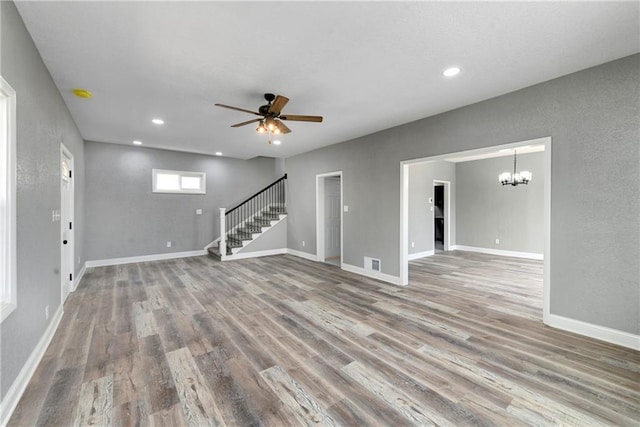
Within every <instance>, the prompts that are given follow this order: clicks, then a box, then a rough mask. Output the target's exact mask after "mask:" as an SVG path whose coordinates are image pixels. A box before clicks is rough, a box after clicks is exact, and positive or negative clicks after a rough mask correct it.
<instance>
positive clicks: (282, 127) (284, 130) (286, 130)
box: [276, 120, 291, 133]
mask: <svg viewBox="0 0 640 427" xmlns="http://www.w3.org/2000/svg"><path fill="white" fill-rule="evenodd" d="M276 127H277V128H278V129H279V130H280V133H291V129H289V128H288V127H287V125H285V124H284V123H282V122H281V121H280V120H276Z"/></svg>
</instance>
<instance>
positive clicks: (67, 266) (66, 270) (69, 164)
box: [60, 146, 74, 303]
mask: <svg viewBox="0 0 640 427" xmlns="http://www.w3.org/2000/svg"><path fill="white" fill-rule="evenodd" d="M60 163H61V164H60V167H61V173H60V175H61V183H60V222H61V224H60V231H61V236H60V237H61V239H60V240H61V245H60V254H61V255H60V277H61V285H62V302H63V303H64V301H65V300H66V299H67V296H68V295H69V292H70V291H71V290H72V288H73V279H74V277H73V273H74V268H73V246H74V228H73V178H74V176H73V156H72V155H71V153H70V152H69V151H68V150H67V149H66V148H65V147H64V146H62V149H61V156H60Z"/></svg>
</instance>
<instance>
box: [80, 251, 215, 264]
mask: <svg viewBox="0 0 640 427" xmlns="http://www.w3.org/2000/svg"><path fill="white" fill-rule="evenodd" d="M206 254H207V251H206V250H204V249H201V250H198V251H185V252H170V253H166V254H153V255H140V256H132V257H124V258H110V259H98V260H92V261H87V262H86V263H85V265H86V266H87V267H104V266H107V265H120V264H131V263H134V262H146V261H161V260H165V259H176V258H189V257H192V256H203V255H206Z"/></svg>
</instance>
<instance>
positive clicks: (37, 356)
mask: <svg viewBox="0 0 640 427" xmlns="http://www.w3.org/2000/svg"><path fill="white" fill-rule="evenodd" d="M62 314H63V311H62V304H60V305H59V306H58V309H57V310H56V312H55V314H54V315H53V318H52V319H51V322H50V323H49V326H47V329H46V330H45V331H44V334H43V335H42V337H40V340H39V341H38V344H37V345H36V347H35V348H34V349H33V351H32V352H31V354H30V355H29V358H28V359H27V361H26V362H25V364H24V365H23V366H22V369H21V370H20V372H19V373H18V376H17V377H16V379H15V380H14V381H13V384H11V387H9V390H8V391H7V394H5V395H4V399H2V402H0V425H2V426H5V425H7V423H8V422H9V419H10V418H11V414H13V411H14V410H15V409H16V406H17V405H18V402H19V401H20V398H21V397H22V395H23V393H24V391H25V389H26V388H27V385H28V384H29V381H31V377H33V374H34V373H35V371H36V368H37V367H38V364H39V363H40V361H41V360H42V357H43V356H44V353H45V352H46V351H47V347H49V343H50V342H51V339H52V338H53V335H54V334H55V333H56V330H57V329H58V325H60V320H62Z"/></svg>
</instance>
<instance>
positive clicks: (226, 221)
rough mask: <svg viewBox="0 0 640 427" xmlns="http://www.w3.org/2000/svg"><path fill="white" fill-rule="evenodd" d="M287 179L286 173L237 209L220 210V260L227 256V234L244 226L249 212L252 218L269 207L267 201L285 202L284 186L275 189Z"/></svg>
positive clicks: (237, 206) (271, 202)
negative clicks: (257, 210) (257, 211)
mask: <svg viewBox="0 0 640 427" xmlns="http://www.w3.org/2000/svg"><path fill="white" fill-rule="evenodd" d="M285 179H287V174H286V173H285V174H284V175H283V176H282V177H281V178H279V179H277V180H276V181H274V182H272V183H271V184H269V185H267V186H266V187H265V188H263V189H262V190H260V191H258V192H257V193H255V194H254V195H252V196H251V197H248V198H247V199H245V200H244V201H243V202H242V203H239V204H238V205H236V206H235V207H233V208H231V209H229V210H226V209H225V208H220V241H219V249H220V259H224V257H225V256H226V254H227V233H228V232H230V231H232V230H234V229H236V228H238V227H240V225H241V224H244V223H245V222H246V221H247V220H248V219H249V216H247V213H248V212H247V211H249V213H251V216H250V217H251V218H252V217H253V216H254V215H255V214H256V212H254V211H255V209H256V208H258V209H260V210H262V209H264V208H265V207H266V206H269V204H266V205H265V202H267V201H268V202H270V204H273V201H274V200H277V201H278V202H280V201H282V202H285V200H286V198H285V197H286V196H285V193H284V191H285V189H284V186H283V185H281V186H280V187H277V188H274V187H276V186H277V185H279V184H280V183H281V182H282V181H284V180H285ZM270 190H271V191H270ZM265 198H266V200H265ZM245 205H247V207H246V209H243V211H238V213H237V214H235V216H229V215H230V214H233V213H234V212H235V211H237V210H238V209H239V208H241V207H243V206H245Z"/></svg>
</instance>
